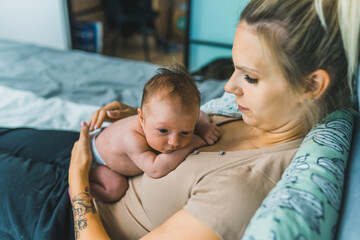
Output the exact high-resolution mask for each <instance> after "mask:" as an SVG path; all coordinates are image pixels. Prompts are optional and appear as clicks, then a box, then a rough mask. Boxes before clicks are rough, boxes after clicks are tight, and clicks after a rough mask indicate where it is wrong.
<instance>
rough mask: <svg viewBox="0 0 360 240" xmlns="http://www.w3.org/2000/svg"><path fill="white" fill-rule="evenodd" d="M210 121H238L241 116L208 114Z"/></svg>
mask: <svg viewBox="0 0 360 240" xmlns="http://www.w3.org/2000/svg"><path fill="white" fill-rule="evenodd" d="M209 117H210V121H211V123H213V124H215V125H221V124H225V123H228V122H233V121H240V120H242V118H241V117H228V116H224V115H209Z"/></svg>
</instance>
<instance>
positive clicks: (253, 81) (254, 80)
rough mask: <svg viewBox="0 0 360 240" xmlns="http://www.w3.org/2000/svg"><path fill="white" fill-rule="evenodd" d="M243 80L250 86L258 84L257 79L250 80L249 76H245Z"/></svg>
mask: <svg viewBox="0 0 360 240" xmlns="http://www.w3.org/2000/svg"><path fill="white" fill-rule="evenodd" d="M245 80H246V81H247V82H248V83H250V84H256V83H257V82H258V79H256V78H251V77H249V75H247V74H245Z"/></svg>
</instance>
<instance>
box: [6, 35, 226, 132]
mask: <svg viewBox="0 0 360 240" xmlns="http://www.w3.org/2000/svg"><path fill="white" fill-rule="evenodd" d="M169 64H171V63H169ZM159 67H160V66H158V65H154V64H151V63H147V62H141V61H133V60H127V59H119V58H112V57H106V56H102V55H99V54H93V53H87V52H83V51H75V50H74V51H59V50H54V49H50V48H44V47H39V46H34V45H29V44H23V43H19V42H11V41H5V40H0V127H32V128H38V129H57V130H72V131H78V130H79V122H80V121H81V120H85V121H86V120H88V119H89V117H90V116H91V113H92V112H93V111H95V110H96V109H98V108H99V107H101V106H103V105H105V104H106V103H109V102H111V101H113V100H119V101H122V102H124V103H125V104H128V105H131V106H135V107H136V106H139V105H140V101H141V94H142V91H141V89H142V87H143V86H144V84H145V83H146V81H147V80H148V79H149V78H150V77H151V76H152V75H154V73H155V71H156V69H157V68H159ZM194 77H195V79H197V85H198V87H199V90H200V92H201V95H202V99H201V100H202V103H205V102H207V101H208V100H210V99H213V98H216V97H219V96H221V95H222V94H223V93H224V85H225V82H226V80H217V79H211V78H202V77H197V76H194Z"/></svg>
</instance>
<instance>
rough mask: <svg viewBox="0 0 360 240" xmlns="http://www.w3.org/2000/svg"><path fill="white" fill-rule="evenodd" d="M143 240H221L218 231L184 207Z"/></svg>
mask: <svg viewBox="0 0 360 240" xmlns="http://www.w3.org/2000/svg"><path fill="white" fill-rule="evenodd" d="M141 239H142V240H155V239H156V240H167V239H172V240H187V239H197V240H219V239H220V238H219V237H218V235H216V233H215V232H214V231H213V230H211V229H210V228H209V227H207V226H206V225H205V224H203V223H202V222H201V221H199V220H198V219H197V218H195V217H193V216H192V215H191V214H190V213H188V212H187V211H185V210H184V209H182V210H180V211H178V212H177V213H175V214H174V215H173V216H171V217H170V218H169V219H168V220H166V221H165V222H164V223H163V224H161V225H160V226H159V227H157V228H156V229H154V230H153V231H151V232H149V233H148V234H146V235H145V236H144V237H143V238H141Z"/></svg>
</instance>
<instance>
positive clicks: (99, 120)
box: [89, 101, 137, 131]
mask: <svg viewBox="0 0 360 240" xmlns="http://www.w3.org/2000/svg"><path fill="white" fill-rule="evenodd" d="M136 114H137V108H134V107H131V106H128V105H126V104H123V103H121V102H119V101H113V102H111V103H108V104H106V105H105V106H104V107H102V108H100V109H99V110H97V111H96V112H94V113H93V114H92V116H91V117H90V120H89V129H90V131H93V130H95V129H98V128H100V127H101V125H102V124H103V122H104V121H106V122H114V121H116V120H119V119H121V118H125V117H129V116H132V115H136Z"/></svg>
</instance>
